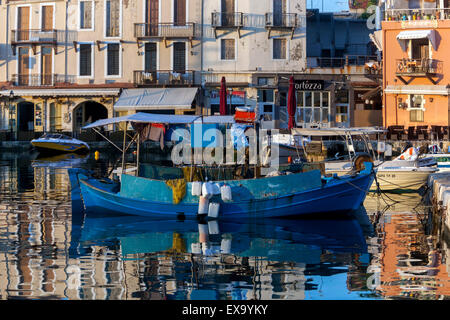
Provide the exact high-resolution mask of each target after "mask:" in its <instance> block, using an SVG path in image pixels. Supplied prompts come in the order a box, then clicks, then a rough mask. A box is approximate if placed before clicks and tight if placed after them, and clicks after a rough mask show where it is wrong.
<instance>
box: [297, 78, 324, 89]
mask: <svg viewBox="0 0 450 320" xmlns="http://www.w3.org/2000/svg"><path fill="white" fill-rule="evenodd" d="M324 88H325V81H323V80H296V81H295V90H297V91H322V90H323V89H324Z"/></svg>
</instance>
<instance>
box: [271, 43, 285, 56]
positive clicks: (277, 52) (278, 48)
mask: <svg viewBox="0 0 450 320" xmlns="http://www.w3.org/2000/svg"><path fill="white" fill-rule="evenodd" d="M273 59H286V39H273Z"/></svg>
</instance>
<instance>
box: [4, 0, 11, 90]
mask: <svg viewBox="0 0 450 320" xmlns="http://www.w3.org/2000/svg"><path fill="white" fill-rule="evenodd" d="M5 30H6V52H5V55H6V82H9V57H10V53H9V47H8V43H9V30H10V28H9V1H8V2H7V3H6V28H5Z"/></svg>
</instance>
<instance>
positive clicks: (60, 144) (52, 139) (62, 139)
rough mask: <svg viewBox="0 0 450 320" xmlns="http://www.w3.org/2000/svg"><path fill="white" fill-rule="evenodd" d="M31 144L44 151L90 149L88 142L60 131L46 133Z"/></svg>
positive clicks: (83, 150) (79, 150) (66, 151)
mask: <svg viewBox="0 0 450 320" xmlns="http://www.w3.org/2000/svg"><path fill="white" fill-rule="evenodd" d="M31 145H32V146H33V147H34V148H35V149H37V150H38V151H40V152H43V153H87V152H89V150H90V148H89V145H88V144H87V143H86V142H84V141H81V140H78V139H75V138H72V137H69V136H66V135H63V134H59V133H57V134H49V133H46V134H44V135H43V136H41V137H40V138H38V139H34V140H32V141H31Z"/></svg>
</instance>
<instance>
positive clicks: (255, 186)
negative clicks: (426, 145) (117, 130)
mask: <svg viewBox="0 0 450 320" xmlns="http://www.w3.org/2000/svg"><path fill="white" fill-rule="evenodd" d="M213 118H214V119H211V118H210V119H209V120H208V119H205V118H202V119H201V121H203V123H211V122H212V120H214V121H219V122H220V121H221V119H217V117H213ZM222 120H224V121H229V119H228V118H227V119H222ZM194 121H195V122H196V123H198V121H199V117H196V116H167V115H164V116H161V115H151V114H135V115H131V116H125V117H120V118H113V119H106V120H100V121H98V122H97V123H94V124H91V125H89V126H87V127H85V128H86V129H88V128H93V129H95V128H96V127H99V126H105V125H110V124H116V123H120V122H125V123H126V124H127V125H128V123H161V122H166V123H167V122H169V123H184V124H192V123H193V122H194ZM125 127H126V126H125ZM125 137H126V134H125V133H124V149H123V158H122V170H121V172H123V174H120V182H113V181H111V180H107V179H97V178H93V177H92V176H90V175H89V174H86V172H79V171H76V170H75V171H74V170H72V171H71V173H70V174H71V175H72V177H71V181H72V184H73V186H72V188H73V189H77V188H78V187H79V189H80V192H81V195H82V201H83V204H84V207H85V208H86V209H87V210H89V211H90V210H93V211H96V212H98V211H107V212H117V213H123V214H131V215H138V216H151V217H166V218H175V217H177V216H184V217H186V218H195V217H197V215H198V214H199V213H202V214H204V213H205V212H204V210H200V208H201V205H202V204H203V206H204V205H205V203H204V202H205V201H204V200H205V199H204V194H203V191H202V192H201V193H200V194H198V192H196V191H194V190H196V189H198V186H199V182H189V181H186V180H184V181H181V185H182V187H180V186H179V185H178V186H174V185H173V180H162V179H159V180H158V179H148V178H145V177H141V176H140V175H139V169H138V172H137V174H136V173H133V174H128V173H127V171H126V170H125V168H126V163H125V156H124V155H125V152H126V150H127V149H128V147H127V148H125V145H126V144H125ZM137 141H139V137H137ZM116 147H117V146H116ZM117 148H118V147H117ZM119 150H120V149H119ZM138 152H139V143H138ZM137 159H138V160H139V155H138V157H137ZM138 162H139V161H138ZM137 168H139V163H138V165H137ZM255 177H256V178H253V179H236V180H223V181H220V180H218V181H210V182H208V184H209V186H214V187H215V188H216V189H217V190H222V189H223V188H225V189H226V191H227V195H226V196H224V194H223V193H221V191H219V192H218V193H217V192H216V193H211V194H209V196H208V203H207V205H209V204H214V205H215V214H212V215H211V214H210V216H212V217H213V218H216V217H217V216H219V217H220V218H233V219H235V218H238V219H240V218H243V217H265V218H276V217H287V216H298V215H306V214H321V213H331V212H333V213H334V212H348V211H353V210H356V209H358V208H359V207H360V206H361V204H362V202H363V201H364V199H365V197H366V194H367V191H368V190H369V187H370V186H371V184H372V182H373V180H374V170H373V166H372V164H371V163H365V168H364V170H362V171H360V172H357V173H356V172H355V173H354V174H352V175H346V176H341V177H337V176H332V177H328V178H325V177H322V174H321V171H320V170H310V171H306V172H300V173H289V174H285V173H280V174H279V175H277V176H265V177H257V176H256V175H255ZM74 181H76V182H75V184H74ZM177 182H180V181H177ZM200 183H201V182H200ZM203 187H204V185H203ZM200 196H203V197H200ZM217 208H219V210H217ZM200 211H201V212H200ZM210 211H211V206H209V212H208V210H206V214H208V213H210ZM213 211H214V210H213Z"/></svg>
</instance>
